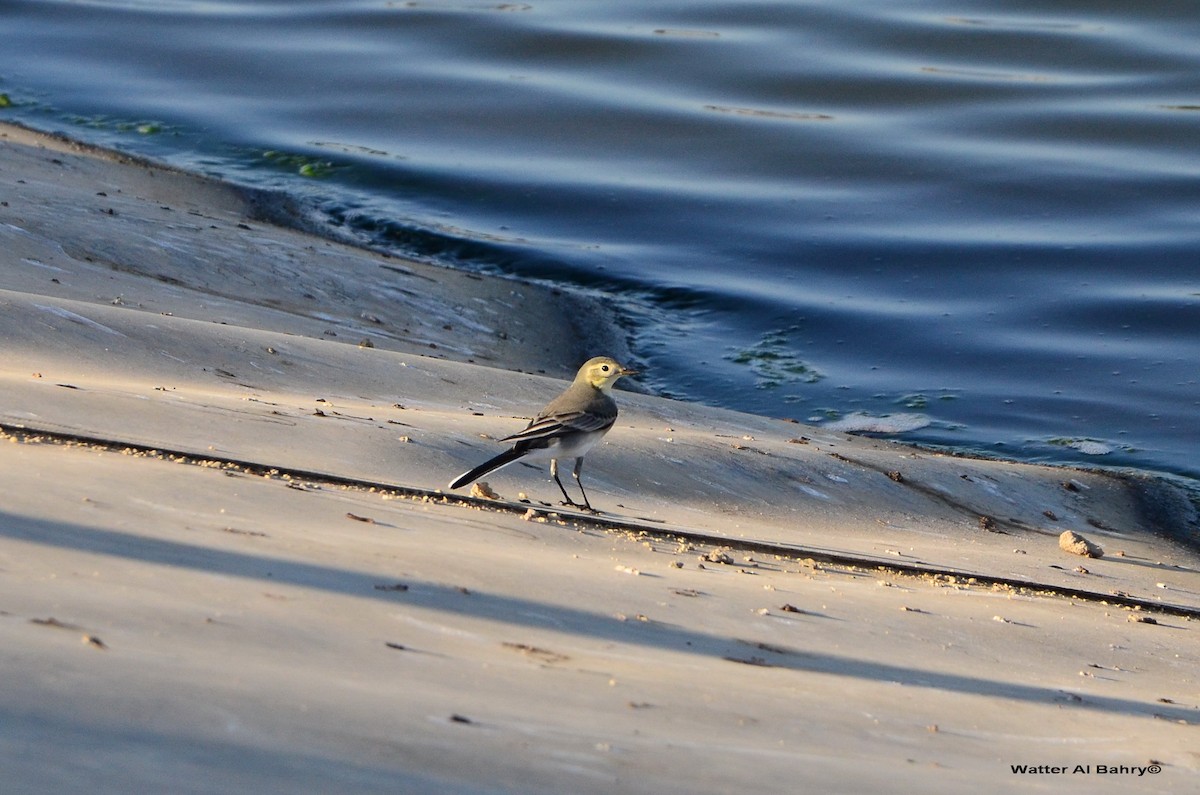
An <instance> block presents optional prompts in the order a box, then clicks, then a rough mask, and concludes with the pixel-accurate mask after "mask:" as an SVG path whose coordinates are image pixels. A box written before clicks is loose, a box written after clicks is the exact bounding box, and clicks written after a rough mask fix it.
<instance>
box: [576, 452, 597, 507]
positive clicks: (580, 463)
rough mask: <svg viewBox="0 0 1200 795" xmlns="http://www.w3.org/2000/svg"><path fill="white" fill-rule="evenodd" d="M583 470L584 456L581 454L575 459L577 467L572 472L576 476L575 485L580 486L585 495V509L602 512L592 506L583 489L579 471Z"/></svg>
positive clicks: (581, 492) (580, 491)
mask: <svg viewBox="0 0 1200 795" xmlns="http://www.w3.org/2000/svg"><path fill="white" fill-rule="evenodd" d="M582 471H583V456H580V457H579V458H576V459H575V469H574V470H572V472H571V474H572V475H574V476H575V485H577V486H579V493H580V494H582V495H583V508H584V510H587V511H591V512H592V513H600V512H599V511H597V510H596V509H595V508H593V507H592V503H591V501H590V500H589V499H588V496H587V492H586V491H584V490H583V481H582V480H580V478H579V473H580V472H582Z"/></svg>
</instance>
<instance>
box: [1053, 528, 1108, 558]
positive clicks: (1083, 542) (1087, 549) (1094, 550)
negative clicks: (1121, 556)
mask: <svg viewBox="0 0 1200 795" xmlns="http://www.w3.org/2000/svg"><path fill="white" fill-rule="evenodd" d="M1058 546H1059V548H1060V549H1061V550H1062V551H1063V552H1070V553H1071V554H1072V555H1083V556H1084V557H1085V558H1100V557H1104V550H1103V549H1101V548H1100V547H1099V546H1097V545H1096V544H1093V543H1092V542H1091V541H1088V540H1087V539H1086V538H1084V537H1083V536H1081V535H1079V533H1076V532H1075V531H1074V530H1067V531H1065V532H1064V533H1063V534H1062V535H1060V536H1059V537H1058Z"/></svg>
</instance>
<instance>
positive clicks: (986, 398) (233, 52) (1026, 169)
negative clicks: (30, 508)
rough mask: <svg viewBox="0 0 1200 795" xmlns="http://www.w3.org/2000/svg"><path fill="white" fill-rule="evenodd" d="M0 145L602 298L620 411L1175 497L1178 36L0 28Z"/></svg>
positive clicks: (969, 9) (607, 25)
mask: <svg viewBox="0 0 1200 795" xmlns="http://www.w3.org/2000/svg"><path fill="white" fill-rule="evenodd" d="M0 25H2V29H3V31H4V37H3V46H2V47H0V93H3V94H4V95H6V96H7V98H8V100H9V102H10V103H11V104H10V105H9V107H7V108H0V118H8V119H12V120H16V121H22V122H25V123H27V124H31V125H33V126H36V127H41V128H43V129H50V130H56V131H62V132H66V133H68V134H70V135H73V136H76V137H81V138H84V139H87V140H91V141H95V142H98V143H102V144H106V145H113V146H117V147H119V148H123V149H127V150H131V151H134V152H138V153H141V154H146V155H150V156H153V157H157V158H161V159H165V160H167V161H170V162H172V163H175V164H177V165H180V166H184V167H188V168H194V169H199V170H202V171H205V172H207V173H212V174H217V175H221V176H223V177H226V178H229V179H234V180H238V181H242V182H247V183H251V184H255V185H259V186H265V187H275V188H282V189H284V190H287V191H289V192H291V193H293V194H295V195H297V196H300V197H302V198H304V199H306V200H307V201H308V202H310V203H311V204H312V206H313V207H315V208H317V209H318V210H319V211H320V214H321V217H322V218H324V219H325V220H326V222H327V223H328V224H330V225H331V226H332V227H335V228H336V231H338V232H339V233H342V234H351V235H356V236H360V237H361V238H362V239H365V240H370V241H371V242H373V243H375V244H382V245H386V246H389V247H392V248H393V249H395V250H397V251H399V252H402V253H408V254H414V255H417V256H420V257H422V258H426V259H430V260H433V261H437V262H442V263H444V264H446V265H449V266H453V267H465V268H474V269H480V270H485V271H501V272H505V273H510V274H515V275H520V276H524V277H536V278H542V279H551V280H554V281H557V282H560V283H563V284H567V285H575V286H579V287H582V288H586V289H589V290H595V291H600V292H602V293H603V294H605V295H608V296H609V297H610V300H611V301H612V302H613V303H614V304H615V305H616V306H617V307H618V308H620V309H621V310H622V311H623V312H624V313H626V315H627V317H628V320H629V323H630V333H631V335H632V342H633V346H634V350H635V351H636V353H637V355H638V357H639V359H640V361H638V362H637V364H638V365H639V366H641V367H642V368H644V369H645V370H646V372H647V375H646V377H645V384H646V385H647V386H648V387H650V388H652V389H654V390H656V391H659V392H662V393H665V394H669V395H673V396H677V397H681V398H686V399H691V400H699V401H704V402H707V403H712V404H719V405H724V406H730V407H734V408H739V409H743V410H748V411H752V412H757V413H762V414H767V415H772V416H780V417H792V418H796V419H800V420H804V421H810V420H811V421H819V422H824V423H832V424H834V427H845V428H866V429H875V430H881V429H882V430H893V431H902V432H901V433H898V434H896V436H897V438H902V439H906V440H910V441H918V442H924V443H934V444H944V445H949V446H951V447H954V448H956V449H963V450H969V451H975V452H982V453H987V454H994V455H1000V456H1004V457H1011V458H1017V459H1023V460H1040V461H1053V462H1073V463H1087V464H1096V465H1107V466H1130V467H1136V468H1140V469H1145V470H1153V471H1160V472H1169V473H1174V474H1177V475H1183V476H1185V477H1188V478H1192V479H1197V478H1200V456H1198V455H1197V453H1198V452H1200V422H1197V413H1198V409H1200V373H1198V370H1200V44H1198V42H1200V7H1198V6H1197V5H1196V4H1195V3H1194V2H1146V3H1115V2H1112V3H1110V2H1097V1H1096V0H1089V1H1088V2H1078V1H1075V0H1053V2H1052V1H1051V0H1029V1H1027V2H1021V1H1020V0H1016V1H1013V2H995V1H993V2H982V1H977V2H971V0H960V1H959V2H953V3H951V2H947V1H946V0H940V1H938V2H909V3H896V2H890V1H888V0H860V2H856V3H844V2H780V1H772V0H759V1H758V2H736V1H731V0H724V2H714V0H687V2H682V1H681V0H675V1H674V2H647V1H646V0H603V1H602V2H601V1H596V2H592V1H590V0H589V1H587V2H585V1H583V0H553V1H542V0H534V2H529V3H521V2H514V3H507V2H493V1H492V0H451V1H449V2H439V1H438V0H415V1H414V2H402V1H401V0H394V1H393V2H384V1H383V0H371V1H370V2H368V1H367V0H307V1H306V2H305V1H301V0H291V1H289V2H284V1H283V0H275V1H272V0H240V1H236V2H233V1H231V2H218V1H217V0H208V1H207V2H204V1H201V0H175V1H172V0H71V1H68V0H41V1H39V2H33V0H4V2H3V4H0Z"/></svg>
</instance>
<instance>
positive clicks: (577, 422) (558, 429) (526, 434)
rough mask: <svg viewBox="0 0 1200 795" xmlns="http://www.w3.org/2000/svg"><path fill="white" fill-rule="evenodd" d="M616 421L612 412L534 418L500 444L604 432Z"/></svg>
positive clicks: (567, 413) (569, 413)
mask: <svg viewBox="0 0 1200 795" xmlns="http://www.w3.org/2000/svg"><path fill="white" fill-rule="evenodd" d="M616 421H617V412H616V411H615V410H614V411H611V412H610V411H567V412H562V413H558V414H550V415H546V416H540V417H535V418H534V420H533V422H531V423H529V425H528V426H526V428H525V429H524V430H523V431H521V432H519V433H514V434H513V435H512V436H507V437H505V438H503V439H501V440H500V441H502V442H519V441H523V440H524V441H534V440H537V439H552V438H554V437H555V436H561V435H562V434H564V433H590V432H592V431H605V430H608V429H609V428H611V427H612V424H613V423H614V422H616Z"/></svg>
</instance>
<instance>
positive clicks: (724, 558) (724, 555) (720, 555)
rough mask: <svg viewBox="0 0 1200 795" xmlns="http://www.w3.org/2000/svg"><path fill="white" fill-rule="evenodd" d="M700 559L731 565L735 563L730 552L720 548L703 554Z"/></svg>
mask: <svg viewBox="0 0 1200 795" xmlns="http://www.w3.org/2000/svg"><path fill="white" fill-rule="evenodd" d="M700 560H702V561H708V562H709V563H724V564H726V565H730V564H732V563H733V557H732V556H730V554H729V553H728V552H725V551H724V550H720V549H714V550H713V551H712V552H709V553H708V554H707V555H702V556H701V557H700Z"/></svg>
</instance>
